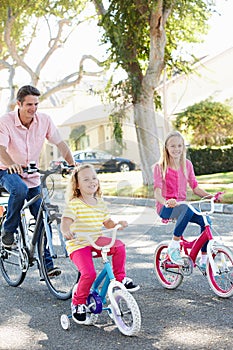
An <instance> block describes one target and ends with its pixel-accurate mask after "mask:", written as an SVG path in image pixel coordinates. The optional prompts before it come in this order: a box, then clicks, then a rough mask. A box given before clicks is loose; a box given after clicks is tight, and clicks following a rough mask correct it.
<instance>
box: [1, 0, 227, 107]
mask: <svg viewBox="0 0 233 350" xmlns="http://www.w3.org/2000/svg"><path fill="white" fill-rule="evenodd" d="M216 3H217V11H216V13H215V14H214V15H213V16H212V18H211V20H210V31H209V34H208V35H207V36H206V38H205V41H204V43H202V44H198V46H196V48H195V49H194V53H195V54H196V55H197V56H199V57H200V56H204V55H205V56H206V55H214V54H217V53H219V52H221V51H223V50H225V49H227V48H229V47H232V46H233V37H232V33H233V20H232V16H233V0H217V1H216ZM46 29H47V27H46V26H44V27H43V28H42V30H41V33H42V36H40V37H39V38H38V40H37V42H34V43H33V45H34V46H33V49H32V50H31V54H30V57H29V61H30V65H32V66H33V65H34V67H35V64H36V63H38V57H40V56H41V57H42V52H43V51H44V50H43V49H46V43H47V41H46V40H44V35H43V30H46ZM98 30H99V29H98V27H97V26H96V25H95V24H93V23H89V24H88V25H87V24H82V25H80V26H79V27H78V28H77V30H76V31H75V32H74V33H73V34H72V35H71V36H70V38H69V40H68V41H67V42H66V44H65V46H64V49H63V48H61V49H59V50H57V52H56V53H55V54H53V56H52V58H51V59H50V60H49V62H48V65H46V68H45V69H44V70H43V74H42V81H44V80H47V81H53V80H56V79H61V78H62V77H64V75H66V74H71V73H73V72H74V71H77V69H78V63H79V60H80V58H81V57H82V55H83V54H93V55H94V56H96V57H97V58H99V59H100V60H101V59H103V58H104V56H105V55H106V48H105V47H103V46H99V39H100V35H99V34H98ZM35 57H36V59H35ZM61 57H62V60H61ZM89 67H90V68H93V65H92V66H89ZM120 74H121V73H120ZM29 82H30V81H29V77H28V76H27V75H26V74H25V72H23V74H22V75H21V78H20V81H18V84H19V85H23V84H25V83H29ZM4 100H5V98H4ZM2 103H4V104H5V102H3V101H1V105H2ZM1 105H0V111H1V112H2V111H3V108H2V107H3V106H1Z"/></svg>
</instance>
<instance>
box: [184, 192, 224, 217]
mask: <svg viewBox="0 0 233 350" xmlns="http://www.w3.org/2000/svg"><path fill="white" fill-rule="evenodd" d="M223 193H224V192H217V193H216V194H215V195H213V197H212V198H205V197H204V198H202V199H201V200H199V201H193V202H192V203H187V202H185V201H184V202H179V203H178V205H179V204H183V203H184V204H187V205H188V207H189V208H190V209H191V210H192V211H193V212H194V213H195V214H197V215H208V214H212V213H213V212H214V203H215V201H218V200H219V197H220V196H221V195H222V194H223ZM203 202H209V203H210V205H211V207H210V210H209V211H205V212H203V211H198V210H197V209H196V208H195V207H194V206H193V204H195V203H197V204H199V205H201V204H202V203H203Z"/></svg>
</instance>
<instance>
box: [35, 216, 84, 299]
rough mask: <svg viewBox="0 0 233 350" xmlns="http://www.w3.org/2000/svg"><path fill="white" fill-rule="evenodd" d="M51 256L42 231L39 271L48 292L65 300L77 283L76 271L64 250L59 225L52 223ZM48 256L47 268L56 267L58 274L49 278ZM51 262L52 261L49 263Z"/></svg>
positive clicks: (39, 248) (43, 230)
mask: <svg viewBox="0 0 233 350" xmlns="http://www.w3.org/2000/svg"><path fill="white" fill-rule="evenodd" d="M50 227H51V232H52V235H51V236H52V246H53V250H54V252H53V255H52V256H51V253H50V250H49V246H48V242H47V237H46V232H45V229H44V228H43V229H42V232H41V235H40V239H39V246H38V254H39V260H40V264H41V270H42V273H43V276H44V279H45V282H46V284H47V286H48V288H49V291H50V292H51V293H52V294H53V295H54V296H55V297H56V298H58V299H61V300H66V299H69V298H70V297H71V295H72V288H73V286H74V284H75V283H76V282H77V278H78V271H77V268H76V266H75V265H74V264H73V263H72V261H71V260H70V258H69V256H68V254H67V251H66V248H65V241H64V238H63V236H62V233H61V231H60V227H59V225H57V224H56V222H55V221H54V222H53V223H52V224H51V225H50ZM48 255H49V260H50V261H49V266H50V267H51V265H53V267H58V268H59V270H60V274H57V275H53V276H51V275H50V274H49V272H48V270H47V267H46V266H47V264H48ZM51 260H52V261H51Z"/></svg>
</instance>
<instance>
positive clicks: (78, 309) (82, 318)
mask: <svg viewBox="0 0 233 350" xmlns="http://www.w3.org/2000/svg"><path fill="white" fill-rule="evenodd" d="M86 309H87V307H86V305H84V304H79V305H73V304H71V312H72V318H73V320H74V321H75V322H76V323H79V324H82V323H85V322H86V318H87V311H86Z"/></svg>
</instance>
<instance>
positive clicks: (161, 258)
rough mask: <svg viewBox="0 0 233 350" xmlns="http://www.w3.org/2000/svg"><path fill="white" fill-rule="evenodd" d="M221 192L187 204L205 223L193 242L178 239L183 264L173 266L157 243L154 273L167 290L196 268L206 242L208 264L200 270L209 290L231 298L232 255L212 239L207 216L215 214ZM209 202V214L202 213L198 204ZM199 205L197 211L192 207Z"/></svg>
mask: <svg viewBox="0 0 233 350" xmlns="http://www.w3.org/2000/svg"><path fill="white" fill-rule="evenodd" d="M220 194H221V193H217V194H216V195H215V196H214V197H213V198H211V199H205V198H203V199H201V200H200V201H196V202H192V204H188V206H189V208H191V209H192V210H193V212H194V213H196V214H198V215H202V216H203V219H204V222H205V230H204V231H203V232H202V233H201V235H200V236H199V237H198V238H196V239H195V240H193V241H188V240H186V239H184V238H183V237H182V238H181V243H180V249H181V255H182V257H183V261H184V263H183V265H182V266H179V265H175V264H173V263H172V262H171V261H170V259H169V257H168V255H167V248H168V243H169V242H167V241H163V242H161V243H159V244H158V246H157V247H156V250H155V253H154V270H155V275H156V277H157V279H158V281H159V283H160V284H161V285H162V286H163V287H165V288H167V289H176V288H177V287H179V285H180V284H181V283H182V281H183V278H184V276H190V275H191V274H192V272H193V268H194V267H198V265H197V263H196V259H197V256H198V253H199V252H200V251H201V247H202V246H203V244H204V243H206V242H207V241H209V243H208V245H207V255H208V258H207V264H206V270H205V271H202V269H200V268H199V270H200V271H201V272H202V274H203V275H206V276H207V280H208V283H209V285H210V287H211V289H212V290H213V291H214V293H215V294H217V295H218V296H219V297H222V298H228V297H231V296H232V295H233V252H232V250H231V249H230V248H228V247H226V246H225V245H224V244H223V243H222V242H221V241H217V240H216V239H215V238H214V237H213V233H212V230H211V227H210V224H209V223H208V220H207V215H209V214H211V213H213V212H214V202H215V201H216V200H217V199H218V198H219V196H220ZM203 202H209V203H210V204H211V206H210V210H209V211H201V204H203ZM194 203H198V204H199V210H200V211H199V210H197V209H196V208H195V207H194V206H193V204H194Z"/></svg>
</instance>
